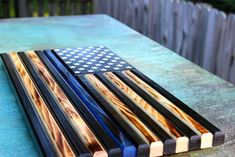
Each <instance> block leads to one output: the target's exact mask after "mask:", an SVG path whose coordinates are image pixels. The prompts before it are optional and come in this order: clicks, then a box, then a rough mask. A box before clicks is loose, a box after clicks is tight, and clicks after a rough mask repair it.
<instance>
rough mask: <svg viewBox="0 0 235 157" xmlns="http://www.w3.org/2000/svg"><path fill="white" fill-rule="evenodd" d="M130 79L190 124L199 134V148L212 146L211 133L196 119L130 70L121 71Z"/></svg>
mask: <svg viewBox="0 0 235 157" xmlns="http://www.w3.org/2000/svg"><path fill="white" fill-rule="evenodd" d="M123 73H124V74H125V75H126V76H127V77H128V78H129V79H130V80H132V81H133V82H134V83H136V85H138V86H139V87H141V88H142V89H143V90H145V91H146V92H147V93H148V94H149V95H151V96H152V97H153V98H154V99H155V100H157V101H158V102H159V103H160V104H161V105H163V106H164V107H166V108H167V109H168V110H169V111H171V112H172V113H174V115H176V116H177V117H178V118H180V119H181V120H182V121H183V122H184V123H186V124H187V125H188V126H190V128H191V129H193V130H194V131H195V132H197V133H198V134H199V135H201V148H208V147H212V143H213V135H212V134H211V133H210V132H209V131H208V130H207V129H206V128H205V127H204V126H202V125H201V124H199V123H198V122H197V121H196V120H194V119H193V118H192V117H190V116H189V115H188V114H187V113H185V112H184V111H182V110H181V109H180V108H179V107H177V106H176V105H175V104H173V103H172V102H171V101H170V100H168V99H166V98H165V97H164V96H163V95H161V94H160V93H159V92H157V91H156V90H154V89H153V88H152V87H151V86H149V85H148V84H147V83H146V82H144V81H143V80H141V79H140V78H139V77H138V76H136V75H135V74H133V73H132V72H131V71H124V72H123Z"/></svg>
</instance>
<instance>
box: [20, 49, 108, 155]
mask: <svg viewBox="0 0 235 157" xmlns="http://www.w3.org/2000/svg"><path fill="white" fill-rule="evenodd" d="M27 53H28V56H29V57H30V58H31V61H30V60H29V58H28V57H27V56H26V54H25V53H19V55H20V56H21V58H22V60H23V61H24V62H25V65H26V67H27V68H28V70H29V71H30V73H31V74H32V77H33V78H34V80H35V82H36V84H37V85H38V88H39V89H40V90H41V91H42V93H43V95H44V97H45V99H46V100H47V102H48V104H49V107H50V108H51V110H53V112H54V113H55V115H57V119H59V120H60V119H62V121H60V123H61V126H63V127H64V130H65V132H66V133H67V135H68V136H69V137H70V141H73V142H72V143H73V145H74V146H75V148H76V149H79V150H82V151H83V152H86V153H88V152H89V151H90V152H91V153H92V154H93V156H99V155H101V154H102V156H107V153H106V152H105V150H104V149H103V147H102V146H101V144H100V143H99V141H98V140H97V139H96V137H95V136H94V134H93V133H92V132H91V130H90V129H89V127H88V126H87V125H86V123H85V122H84V120H83V119H82V118H81V116H80V115H79V114H78V113H77V111H76V110H75V108H74V107H73V105H72V104H71V103H70V101H69V100H68V98H67V97H66V96H65V95H64V93H63V91H62V90H61V88H60V87H59V86H58V85H57V83H56V82H55V81H54V79H53V78H52V77H51V76H50V74H49V72H48V71H47V69H46V68H45V67H44V65H43V64H42V62H41V61H40V60H39V58H38V57H37V55H36V54H35V53H34V52H32V51H31V52H27ZM32 62H33V63H34V65H35V66H33V65H32ZM44 82H45V83H46V84H47V85H46V84H45V83H44ZM49 88H50V89H49ZM52 95H53V96H54V97H53V96H52ZM54 98H56V99H54ZM57 112H59V113H57ZM83 144H84V145H85V146H84V145H83ZM87 148H88V149H89V151H88V149H87Z"/></svg>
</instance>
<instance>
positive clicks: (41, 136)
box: [1, 54, 57, 157]
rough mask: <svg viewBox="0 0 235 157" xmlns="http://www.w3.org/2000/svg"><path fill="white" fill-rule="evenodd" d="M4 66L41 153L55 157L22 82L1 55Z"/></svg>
mask: <svg viewBox="0 0 235 157" xmlns="http://www.w3.org/2000/svg"><path fill="white" fill-rule="evenodd" d="M1 57H2V60H3V63H4V65H5V66H6V69H7V72H8V74H9V76H10V78H11V80H12V82H13V85H14V87H15V89H16V92H17V94H18V96H19V99H20V101H21V103H22V106H23V108H24V110H25V112H26V115H27V117H28V119H29V121H30V124H31V126H32V127H33V130H34V132H35V133H36V137H37V139H38V140H39V142H40V147H41V148H42V150H43V153H44V155H45V156H47V157H57V153H56V150H55V148H54V145H53V144H52V142H51V139H50V137H49V135H48V133H47V131H46V129H45V128H44V124H43V122H42V121H41V119H40V118H39V115H38V113H37V111H36V109H35V108H34V104H33V102H32V100H31V98H30V96H29V94H28V93H27V91H26V89H25V87H24V85H23V82H22V80H21V78H20V76H19V74H18V72H17V70H16V68H15V67H14V65H13V63H12V61H11V59H10V57H9V56H8V54H1Z"/></svg>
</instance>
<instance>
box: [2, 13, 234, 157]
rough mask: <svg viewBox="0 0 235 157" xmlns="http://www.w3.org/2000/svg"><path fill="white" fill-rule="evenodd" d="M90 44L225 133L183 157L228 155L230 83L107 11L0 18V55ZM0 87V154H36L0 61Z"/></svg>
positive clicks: (231, 137) (7, 156)
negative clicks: (103, 48)
mask: <svg viewBox="0 0 235 157" xmlns="http://www.w3.org/2000/svg"><path fill="white" fill-rule="evenodd" d="M95 45H104V46H106V47H108V48H109V49H111V50H113V51H114V52H115V53H117V54H118V55H120V56H121V57H122V58H124V59H125V60H127V61H128V62H129V63H131V64H132V65H134V66H136V67H137V68H138V69H139V70H141V71H142V72H143V73H144V74H146V75H147V76H149V77H150V78H152V79H153V80H154V81H156V82H157V83H158V84H160V85H162V86H163V87H164V88H166V89H167V90H168V91H170V92H171V93H173V94H174V95H175V96H176V97H178V98H179V99H180V100H182V101H183V102H185V103H186V104H188V105H189V106H190V107H192V108H193V109H194V110H196V111H197V112H199V113H200V114H201V115H202V116H204V117H205V118H207V119H208V120H209V121H211V122H212V123H213V124H215V125H216V126H217V127H219V128H220V129H221V130H223V131H224V132H225V133H226V142H225V144H224V145H222V146H219V147H215V148H210V149H206V150H200V151H193V152H190V153H184V154H183V155H184V156H187V157H188V156H193V157H195V156H204V157H209V156H213V157H217V156H218V157H221V156H233V154H234V153H235V149H234V148H235V142H234V141H235V87H234V86H233V85H232V84H230V83H228V82H226V81H224V80H222V79H220V78H218V77H217V76H215V75H213V74H210V73H209V72H207V71H205V70H203V69H201V68H200V67H198V66H197V65H195V64H193V63H191V62H190V61H188V60H186V59H184V58H182V57H180V56H178V55H177V54H175V53H173V52H172V51H170V50H168V49H166V48H164V47H162V46H161V45H159V44H158V43H156V42H154V41H152V40H150V39H148V38H147V37H145V36H143V35H141V34H139V33H137V32H135V31H134V30H132V29H130V28H128V27H127V26H125V25H124V24H121V23H120V22H118V21H116V20H114V19H112V18H110V17H108V16H106V15H89V16H66V17H49V18H22V19H9V20H8V19H7V20H0V52H1V53H3V52H11V51H25V50H42V49H52V48H68V47H71V48H74V47H83V46H95ZM0 85H1V87H0V154H1V156H4V157H13V156H17V157H20V156H24V157H27V156H30V157H36V156H40V150H39V149H38V146H37V143H36V142H35V140H34V137H33V134H32V133H31V130H30V128H29V127H28V124H27V122H26V121H25V118H24V115H23V112H22V111H21V110H22V109H21V104H20V103H18V102H17V100H16V98H15V97H14V90H12V88H11V83H10V81H9V78H8V76H7V75H6V72H5V70H4V67H3V63H2V60H0ZM181 155H182V154H179V155H174V156H181Z"/></svg>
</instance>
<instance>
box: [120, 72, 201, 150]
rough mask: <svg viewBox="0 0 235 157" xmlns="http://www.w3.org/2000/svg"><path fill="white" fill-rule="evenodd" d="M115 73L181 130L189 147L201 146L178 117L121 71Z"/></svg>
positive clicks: (198, 139)
mask: <svg viewBox="0 0 235 157" xmlns="http://www.w3.org/2000/svg"><path fill="white" fill-rule="evenodd" d="M115 74H116V75H117V76H118V77H119V78H120V79H121V80H122V81H123V82H125V84H127V85H128V86H129V87H130V88H132V89H133V90H134V91H135V92H136V93H137V94H138V95H140V96H141V97H142V98H143V99H144V100H145V101H147V102H148V103H149V104H151V106H152V107H154V108H155V109H156V110H157V111H158V112H159V113H161V114H162V115H163V116H164V117H165V118H167V119H168V120H169V121H171V122H172V124H174V126H175V127H176V128H177V129H178V130H181V131H182V132H183V133H184V134H185V135H186V136H187V137H188V138H189V139H190V144H189V149H190V150H194V149H199V148H200V146H201V140H200V136H199V135H197V134H196V133H195V132H194V131H193V130H192V129H191V128H189V127H188V126H187V125H185V124H184V123H183V122H182V121H181V120H180V119H178V118H177V117H176V116H175V115H174V114H172V113H171V112H170V111H168V110H167V109H166V108H164V107H163V106H162V105H161V104H159V103H158V102H157V101H156V100H154V99H153V98H152V97H151V96H149V95H148V94H147V93H146V92H145V91H143V90H142V89H141V88H139V87H138V86H136V85H135V84H134V83H133V82H132V81H131V80H129V79H128V78H127V77H125V76H124V75H123V74H122V73H121V72H115Z"/></svg>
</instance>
